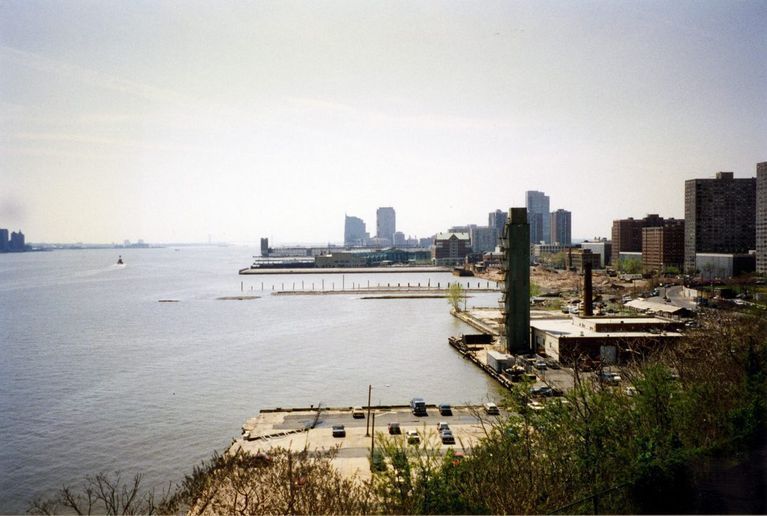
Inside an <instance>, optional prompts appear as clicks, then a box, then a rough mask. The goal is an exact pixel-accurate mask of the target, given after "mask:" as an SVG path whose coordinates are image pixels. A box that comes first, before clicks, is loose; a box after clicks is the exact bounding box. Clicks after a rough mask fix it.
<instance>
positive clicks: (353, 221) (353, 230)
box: [344, 215, 393, 247]
mask: <svg viewBox="0 0 767 516" xmlns="http://www.w3.org/2000/svg"><path fill="white" fill-rule="evenodd" d="M392 234H393V233H392ZM367 240H368V234H367V233H366V232H365V222H364V221H363V220H362V219H361V218H359V217H351V216H349V215H344V245H345V246H349V247H351V246H363V245H367Z"/></svg>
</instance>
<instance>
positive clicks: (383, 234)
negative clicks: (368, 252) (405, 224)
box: [376, 207, 397, 242]
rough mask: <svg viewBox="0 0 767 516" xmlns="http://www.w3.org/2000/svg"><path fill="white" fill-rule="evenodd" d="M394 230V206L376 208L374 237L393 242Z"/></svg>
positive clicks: (395, 217) (395, 215)
mask: <svg viewBox="0 0 767 516" xmlns="http://www.w3.org/2000/svg"><path fill="white" fill-rule="evenodd" d="M396 232H397V214H396V213H394V208H391V207H383V208H378V209H377V210H376V238H386V239H388V240H389V242H393V241H394V233H396Z"/></svg>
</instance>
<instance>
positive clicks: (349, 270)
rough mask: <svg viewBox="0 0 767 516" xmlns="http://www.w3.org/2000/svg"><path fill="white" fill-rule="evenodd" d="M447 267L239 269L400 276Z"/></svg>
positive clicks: (243, 271) (253, 272)
mask: <svg viewBox="0 0 767 516" xmlns="http://www.w3.org/2000/svg"><path fill="white" fill-rule="evenodd" d="M451 270H452V269H450V268H448V267H431V266H424V267H307V268H298V269H289V268H288V269H266V268H263V269H261V268H258V269H253V268H251V267H247V268H245V269H240V274H243V275H266V274H384V273H388V274H402V273H417V272H420V273H424V272H451Z"/></svg>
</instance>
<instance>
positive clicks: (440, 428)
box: [437, 421, 450, 432]
mask: <svg viewBox="0 0 767 516" xmlns="http://www.w3.org/2000/svg"><path fill="white" fill-rule="evenodd" d="M443 430H450V425H448V424H447V423H446V422H445V421H440V422H439V423H437V432H442V431H443Z"/></svg>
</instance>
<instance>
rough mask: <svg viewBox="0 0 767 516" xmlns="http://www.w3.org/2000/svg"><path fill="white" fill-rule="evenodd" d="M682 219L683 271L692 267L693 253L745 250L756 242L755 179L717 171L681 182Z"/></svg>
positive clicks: (692, 268)
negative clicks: (682, 186) (705, 177)
mask: <svg viewBox="0 0 767 516" xmlns="http://www.w3.org/2000/svg"><path fill="white" fill-rule="evenodd" d="M684 221H685V225H684V267H685V270H686V271H689V272H692V271H695V270H696V261H695V255H696V254H697V253H715V254H722V253H732V254H743V253H748V251H749V250H753V249H754V248H755V244H756V178H745V179H735V178H734V177H733V173H732V172H717V174H716V177H715V178H713V179H689V180H687V181H685V183H684Z"/></svg>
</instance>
